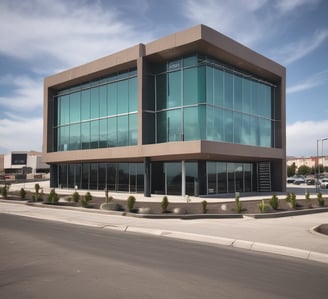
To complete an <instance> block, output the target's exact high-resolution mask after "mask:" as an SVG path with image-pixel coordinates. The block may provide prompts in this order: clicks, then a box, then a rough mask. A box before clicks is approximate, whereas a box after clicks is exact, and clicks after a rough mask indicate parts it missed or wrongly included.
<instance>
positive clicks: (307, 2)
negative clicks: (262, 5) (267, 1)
mask: <svg viewBox="0 0 328 299" xmlns="http://www.w3.org/2000/svg"><path fill="white" fill-rule="evenodd" d="M319 2H320V0H278V1H275V7H276V8H277V9H278V10H279V11H280V12H281V13H289V12H295V10H296V9H299V8H300V7H302V6H316V5H317V4H318V3H319Z"/></svg>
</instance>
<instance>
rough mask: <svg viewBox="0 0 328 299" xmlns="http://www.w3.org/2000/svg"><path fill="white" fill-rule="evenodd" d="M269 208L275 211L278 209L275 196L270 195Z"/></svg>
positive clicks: (277, 200)
mask: <svg viewBox="0 0 328 299" xmlns="http://www.w3.org/2000/svg"><path fill="white" fill-rule="evenodd" d="M269 204H270V206H271V207H272V209H274V210H277V209H278V208H279V199H278V197H277V195H275V194H274V195H272V197H271V199H270V201H269Z"/></svg>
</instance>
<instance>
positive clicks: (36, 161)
mask: <svg viewBox="0 0 328 299" xmlns="http://www.w3.org/2000/svg"><path fill="white" fill-rule="evenodd" d="M4 173H5V174H6V175H14V176H17V175H36V174H42V173H49V165H47V164H46V163H43V162H42V154H41V153H40V152H35V151H29V152H24V151H17V152H11V153H9V154H5V155H4Z"/></svg>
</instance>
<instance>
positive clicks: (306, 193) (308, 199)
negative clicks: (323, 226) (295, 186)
mask: <svg viewBox="0 0 328 299" xmlns="http://www.w3.org/2000/svg"><path fill="white" fill-rule="evenodd" d="M305 200H306V202H307V205H308V208H312V203H311V198H310V193H309V192H308V191H306V192H305Z"/></svg>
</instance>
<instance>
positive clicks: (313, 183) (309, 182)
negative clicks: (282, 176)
mask: <svg viewBox="0 0 328 299" xmlns="http://www.w3.org/2000/svg"><path fill="white" fill-rule="evenodd" d="M315 181H316V180H315V179H313V178H309V179H306V180H305V182H306V184H307V185H315Z"/></svg>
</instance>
